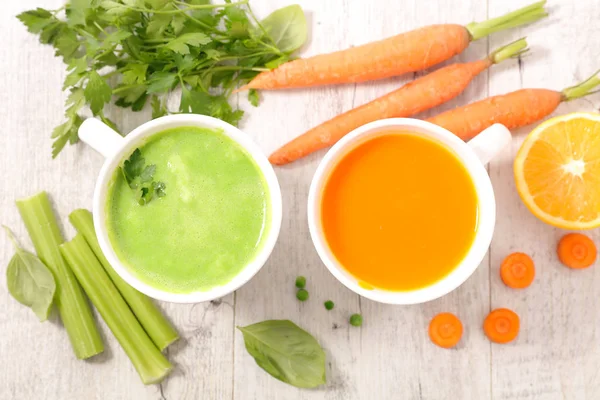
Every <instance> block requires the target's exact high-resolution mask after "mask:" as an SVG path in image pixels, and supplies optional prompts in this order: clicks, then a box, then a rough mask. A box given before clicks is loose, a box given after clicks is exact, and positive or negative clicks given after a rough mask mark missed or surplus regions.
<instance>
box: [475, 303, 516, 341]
mask: <svg viewBox="0 0 600 400" xmlns="http://www.w3.org/2000/svg"><path fill="white" fill-rule="evenodd" d="M519 328H520V321H519V316H518V315H517V314H516V313H515V312H514V311H512V310H509V309H508V308H497V309H495V310H493V311H492V312H491V313H489V314H488V316H487V317H486V318H485V321H483V331H484V332H485V335H486V336H487V337H488V339H490V340H491V341H492V342H496V343H508V342H511V341H513V340H514V339H515V338H516V337H517V335H518V334H519Z"/></svg>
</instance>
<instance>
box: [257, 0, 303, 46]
mask: <svg viewBox="0 0 600 400" xmlns="http://www.w3.org/2000/svg"><path fill="white" fill-rule="evenodd" d="M261 25H262V26H263V28H264V29H265V31H266V32H267V34H268V35H269V36H270V37H271V39H273V43H275V45H276V46H277V48H278V49H279V50H281V51H282V52H284V53H288V54H289V53H292V52H294V51H296V50H298V49H299V48H300V47H302V45H303V44H304V43H305V42H306V37H307V28H306V17H305V16H304V11H302V8H301V7H300V6H299V5H297V4H292V5H291V6H287V7H283V8H280V9H279V10H275V11H273V12H272V13H271V14H270V15H269V16H268V17H267V18H265V19H264V20H263V21H262V22H261Z"/></svg>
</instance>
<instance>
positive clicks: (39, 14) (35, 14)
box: [17, 7, 55, 33]
mask: <svg viewBox="0 0 600 400" xmlns="http://www.w3.org/2000/svg"><path fill="white" fill-rule="evenodd" d="M17 18H18V19H19V21H21V22H22V23H23V24H24V25H25V26H26V27H27V30H28V31H29V32H31V33H40V32H42V30H43V29H44V28H45V27H47V26H48V25H49V24H50V23H52V21H55V18H54V17H53V16H52V13H50V11H48V10H44V9H43V8H39V7H38V8H36V9H35V10H29V11H25V12H23V13H21V14H19V15H17Z"/></svg>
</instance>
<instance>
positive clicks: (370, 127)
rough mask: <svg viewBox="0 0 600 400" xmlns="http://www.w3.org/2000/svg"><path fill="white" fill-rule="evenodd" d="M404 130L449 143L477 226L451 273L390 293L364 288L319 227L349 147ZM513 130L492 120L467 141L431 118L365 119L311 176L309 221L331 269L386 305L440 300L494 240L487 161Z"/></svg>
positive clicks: (319, 250)
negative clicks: (333, 175)
mask: <svg viewBox="0 0 600 400" xmlns="http://www.w3.org/2000/svg"><path fill="white" fill-rule="evenodd" d="M390 130H394V131H405V132H414V133H419V134H423V135H425V136H427V137H429V138H431V139H434V140H435V141H437V142H441V143H442V144H443V145H445V146H446V147H448V148H449V149H450V150H451V151H453V153H454V154H455V155H456V156H457V157H458V158H459V160H461V161H462V163H463V165H464V166H465V167H466V169H467V171H468V172H469V174H470V176H471V178H472V180H473V183H474V185H475V190H476V193H477V198H478V205H479V212H478V228H477V233H476V235H475V238H474V241H473V244H472V246H471V248H470V250H469V251H468V253H467V255H466V256H465V258H464V259H463V260H462V261H461V262H460V263H459V265H458V266H457V267H456V268H455V269H454V270H453V271H452V272H450V273H449V274H448V275H447V276H445V277H444V278H442V279H441V280H439V281H437V282H435V283H434V284H432V285H430V286H427V287H424V288H421V289H418V290H413V291H405V292H404V291H403V292H392V291H386V290H381V289H377V288H375V289H371V290H370V289H366V288H364V287H362V286H360V284H359V281H358V279H357V278H356V277H354V276H353V275H351V274H350V273H349V272H348V271H346V270H345V269H344V268H343V267H342V266H341V264H340V263H339V261H338V260H337V259H336V257H335V256H334V255H333V254H332V252H331V250H330V249H329V246H328V245H327V242H326V239H325V238H324V235H323V231H322V228H321V210H320V203H321V195H322V193H323V190H322V189H323V186H324V184H325V182H326V180H327V178H328V177H329V173H330V172H331V171H332V169H333V168H334V167H335V165H336V164H337V162H338V161H339V160H340V159H341V158H342V157H343V156H344V155H345V154H347V152H348V151H350V150H352V149H353V148H355V147H356V146H357V145H358V144H360V143H362V142H363V141H364V140H367V139H369V138H372V137H374V136H377V135H379V134H381V133H383V132H386V131H387V132H389V131H390ZM510 139H511V138H510V132H509V131H508V129H506V127H504V126H503V125H498V124H496V125H493V126H491V127H490V128H488V129H487V130H486V131H484V132H482V133H480V135H479V136H477V138H476V139H473V140H472V141H470V142H468V143H465V142H463V141H462V140H461V139H459V138H458V137H457V136H455V135H454V134H452V133H450V132H449V131H447V130H446V129H444V128H441V127H439V126H437V125H434V124H432V123H429V122H426V121H422V120H417V119H411V118H391V119H384V120H379V121H375V122H371V123H369V124H366V125H364V126H362V127H360V128H357V129H356V130H354V131H352V132H351V133H349V134H348V135H346V136H345V137H344V138H343V139H342V140H340V141H339V142H338V143H336V144H335V145H334V146H333V147H332V148H331V149H330V150H329V152H328V153H327V154H326V155H325V157H324V158H323V160H322V161H321V163H320V164H319V166H318V168H317V171H316V172H315V175H314V177H313V180H312V183H311V186H310V191H309V195H308V225H309V230H310V235H311V238H312V241H313V243H314V245H315V248H316V250H317V253H318V254H319V257H320V258H321V260H322V261H323V263H324V264H325V266H326V267H327V269H329V271H330V272H331V273H332V274H333V276H335V277H336V278H337V279H338V280H339V281H340V282H342V283H343V284H344V285H345V286H346V287H347V288H349V289H350V290H352V291H353V292H355V293H357V294H359V295H361V296H363V297H366V298H368V299H371V300H374V301H377V302H381V303H388V304H419V303H424V302H427V301H430V300H434V299H437V298H439V297H441V296H443V295H445V294H447V293H449V292H451V291H453V290H454V289H456V288H457V287H458V286H460V285H461V284H462V283H463V282H465V281H466V280H467V279H468V278H469V277H470V276H471V275H472V274H473V272H475V270H476V269H477V267H478V266H479V264H480V263H481V261H482V260H483V258H484V257H485V254H486V253H487V249H488V247H489V245H490V243H491V241H492V236H493V232H494V225H495V222H496V201H495V198H494V191H493V188H492V183H491V180H490V178H489V176H488V174H487V171H486V169H485V164H486V163H487V162H488V161H489V160H491V158H493V157H494V156H495V155H496V154H498V152H499V151H500V150H501V149H502V148H503V147H504V146H506V145H507V144H508V143H509V142H510Z"/></svg>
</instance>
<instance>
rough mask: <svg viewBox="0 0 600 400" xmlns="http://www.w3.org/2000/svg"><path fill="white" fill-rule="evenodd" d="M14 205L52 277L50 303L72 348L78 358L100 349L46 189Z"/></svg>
mask: <svg viewBox="0 0 600 400" xmlns="http://www.w3.org/2000/svg"><path fill="white" fill-rule="evenodd" d="M16 203H17V208H18V209H19V213H20V214H21V217H22V218H23V221H24V222H25V226H26V227H27V231H28V232H29V236H30V237H31V241H32V242H33V246H34V247H35V251H36V252H37V255H38V257H39V259H40V260H42V262H43V263H44V264H46V265H47V266H48V268H50V270H51V271H52V274H53V275H54V279H55V280H56V292H55V295H54V296H55V297H54V302H55V303H56V306H57V307H58V312H59V314H60V318H61V319H62V322H63V325H64V326H65V329H66V330H67V333H68V335H69V339H70V340H71V345H72V346H73V351H74V352H75V355H76V356H77V358H79V359H85V358H90V357H92V356H94V355H96V354H99V353H102V352H103V351H104V344H103V343H102V338H101V337H100V333H99V332H98V328H97V327H96V322H95V321H94V317H93V315H92V311H91V309H90V305H89V303H88V302H87V299H86V298H85V294H84V293H83V290H81V286H79V283H78V282H77V279H75V276H74V275H73V272H72V271H71V270H70V269H69V267H68V266H67V264H66V263H65V260H64V259H63V257H62V256H61V254H60V250H59V248H58V246H59V245H60V244H61V243H63V242H64V240H63V237H62V235H61V233H60V229H59V228H58V225H57V223H56V218H55V216H54V212H53V211H52V206H51V205H50V201H49V200H48V195H47V194H46V192H40V193H38V194H36V195H35V196H32V197H29V198H26V199H21V200H17V202H16Z"/></svg>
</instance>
